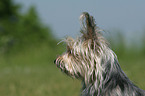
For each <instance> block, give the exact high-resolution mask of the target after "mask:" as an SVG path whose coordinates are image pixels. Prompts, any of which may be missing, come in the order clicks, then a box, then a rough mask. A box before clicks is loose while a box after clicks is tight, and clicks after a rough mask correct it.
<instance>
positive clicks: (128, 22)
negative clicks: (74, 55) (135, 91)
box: [0, 0, 145, 96]
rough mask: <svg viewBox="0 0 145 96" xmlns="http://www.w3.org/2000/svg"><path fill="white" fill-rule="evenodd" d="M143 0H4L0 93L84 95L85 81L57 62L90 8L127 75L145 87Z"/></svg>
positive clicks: (17, 95) (7, 95) (9, 95)
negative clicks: (64, 72)
mask: <svg viewBox="0 0 145 96" xmlns="http://www.w3.org/2000/svg"><path fill="white" fill-rule="evenodd" d="M144 4H145V1H144V0H121V1H116V0H108V1H104V0H92V1H89V0H82V1H81V0H73V1H68V0H63V1H62V0H61V1H58V0H41V1H40V0H0V96H79V94H80V89H81V82H80V81H79V80H76V79H72V78H69V77H68V76H66V75H65V74H63V73H62V72H61V71H60V70H58V68H56V65H55V64H54V63H53V61H54V60H55V58H56V57H57V55H59V54H62V53H63V52H65V44H63V43H61V44H59V45H57V43H58V42H59V41H60V40H62V38H65V37H66V36H72V37H76V35H78V34H80V33H79V30H80V25H79V16H80V14H81V13H82V12H84V11H87V12H89V13H90V14H91V15H93V16H94V18H95V19H96V23H97V24H98V26H99V27H100V28H101V29H103V30H104V32H103V34H104V36H105V37H106V38H107V40H108V41H109V42H110V46H111V48H112V49H113V51H114V52H115V53H116V54H117V56H118V59H119V62H120V65H121V67H122V69H123V70H124V72H125V73H126V74H127V76H128V77H129V78H130V79H131V80H132V81H133V82H134V83H135V84H136V85H137V86H139V87H140V88H142V89H144V90H145V82H144V81H145V6H144Z"/></svg>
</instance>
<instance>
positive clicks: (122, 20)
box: [15, 0, 145, 38]
mask: <svg viewBox="0 0 145 96" xmlns="http://www.w3.org/2000/svg"><path fill="white" fill-rule="evenodd" d="M15 2H16V3H20V4H22V5H23V10H26V9H28V8H29V6H30V5H35V6H36V8H37V11H38V14H39V16H40V18H41V20H42V21H43V22H44V23H45V24H47V25H48V26H50V27H51V28H52V30H53V35H54V36H56V37H58V38H63V37H65V36H73V37H75V36H76V35H77V34H79V30H80V22H79V16H80V14H81V13H82V12H84V11H85V12H86V11H87V12H89V13H90V14H91V15H93V16H94V18H95V19H96V23H97V24H98V26H99V27H100V28H101V29H103V30H105V31H108V32H110V30H113V29H121V30H123V31H124V34H125V35H126V36H129V37H132V38H134V37H133V36H137V37H139V36H140V35H141V34H142V32H143V30H145V0H15ZM144 32H145V31H144Z"/></svg>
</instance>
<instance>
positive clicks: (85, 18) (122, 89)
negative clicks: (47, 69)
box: [55, 12, 145, 96]
mask: <svg viewBox="0 0 145 96" xmlns="http://www.w3.org/2000/svg"><path fill="white" fill-rule="evenodd" d="M80 20H81V25H82V28H81V33H82V35H81V36H80V37H78V38H77V39H73V38H71V37H67V38H66V39H65V40H64V41H65V42H66V44H67V51H66V52H65V53H64V54H62V55H61V56H58V57H57V59H56V60H55V63H56V65H57V67H58V68H60V69H61V70H62V72H64V73H66V74H67V75H69V76H71V77H74V78H78V79H80V80H82V82H83V88H82V93H81V95H82V96H145V91H143V90H142V89H139V88H138V87H137V86H135V85H134V84H133V83H132V82H131V81H130V80H129V79H128V77H127V76H126V75H125V73H124V72H123V71H122V69H121V67H120V66H119V63H118V60H117V56H116V54H115V53H114V52H113V51H112V50H111V49H110V48H109V46H108V44H107V41H106V40H105V39H104V38H103V36H102V34H101V30H100V29H99V28H98V27H97V26H96V24H95V20H94V18H93V17H92V16H90V15H89V14H88V13H87V12H84V13H82V15H81V16H80Z"/></svg>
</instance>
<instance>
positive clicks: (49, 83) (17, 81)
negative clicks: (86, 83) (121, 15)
mask: <svg viewBox="0 0 145 96" xmlns="http://www.w3.org/2000/svg"><path fill="white" fill-rule="evenodd" d="M48 49H49V50H48ZM63 50H64V48H63V47H62V46H56V47H55V48H53V51H52V50H50V46H49V44H48V45H47V44H46V43H44V44H40V45H37V46H35V47H34V46H32V47H28V48H25V50H23V51H22V50H21V51H19V52H14V53H10V54H9V55H1V57H0V96H79V94H80V89H81V82H80V81H79V80H75V79H72V78H70V77H68V76H66V75H65V74H63V73H62V72H61V71H60V70H59V69H58V68H56V65H55V64H53V61H54V59H55V58H56V56H57V55H58V54H60V53H62V52H63ZM134 55H135V54H134ZM135 57H136V59H135ZM141 57H142V58H141ZM119 61H120V65H121V67H122V68H123V70H124V71H125V73H126V74H127V75H128V77H129V78H130V79H131V80H132V81H133V82H134V83H135V84H136V85H138V86H139V87H140V88H142V89H145V82H144V81H145V70H144V69H145V59H144V58H143V56H134V57H133V56H132V57H131V58H129V59H127V58H126V57H125V58H119Z"/></svg>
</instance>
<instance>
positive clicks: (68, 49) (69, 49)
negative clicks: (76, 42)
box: [67, 46, 72, 54]
mask: <svg viewBox="0 0 145 96" xmlns="http://www.w3.org/2000/svg"><path fill="white" fill-rule="evenodd" d="M67 53H69V54H71V53H72V52H71V48H70V47H69V46H67Z"/></svg>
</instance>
